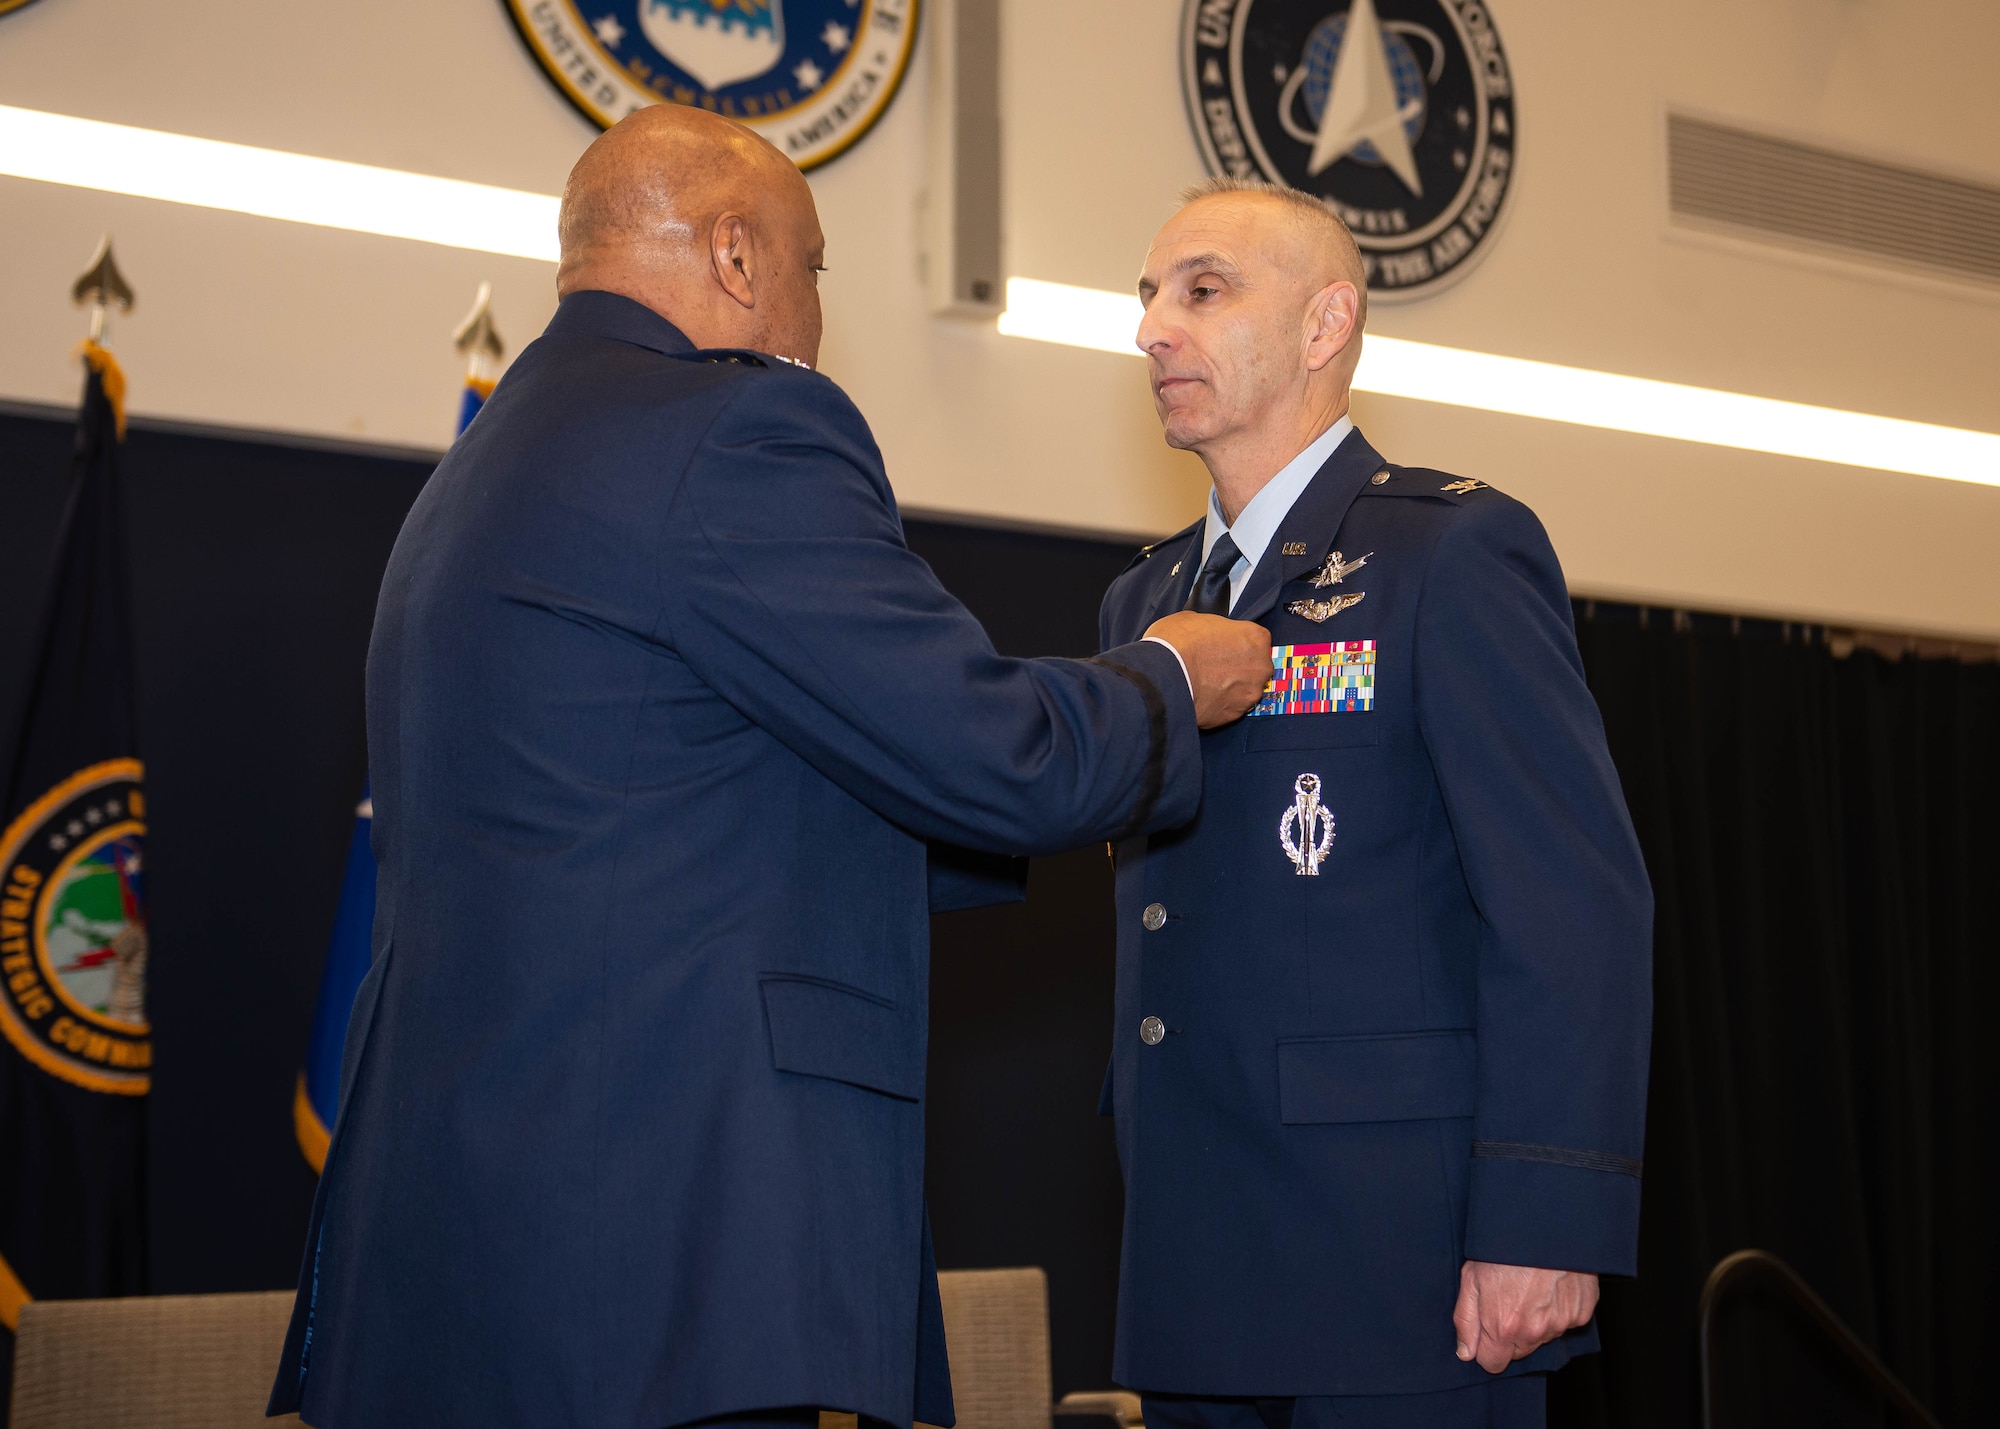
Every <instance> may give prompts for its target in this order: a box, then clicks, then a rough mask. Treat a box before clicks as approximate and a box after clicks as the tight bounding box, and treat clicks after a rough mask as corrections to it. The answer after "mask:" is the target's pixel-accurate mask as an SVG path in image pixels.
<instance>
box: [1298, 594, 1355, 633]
mask: <svg viewBox="0 0 2000 1429" xmlns="http://www.w3.org/2000/svg"><path fill="white" fill-rule="evenodd" d="M1367 598H1368V592H1367V591H1365V590H1357V591H1355V592H1353V593H1352V594H1350V595H1337V596H1335V597H1334V598H1333V599H1332V600H1295V601H1293V602H1292V603H1291V604H1290V605H1288V606H1286V607H1285V609H1287V610H1289V611H1290V612H1291V613H1292V614H1294V615H1302V616H1304V617H1305V618H1306V619H1307V620H1310V621H1311V622H1312V623H1313V624H1314V625H1318V624H1320V623H1321V622H1322V621H1325V620H1331V619H1332V618H1333V617H1334V616H1336V615H1338V614H1340V612H1341V611H1343V610H1346V609H1348V608H1350V607H1351V606H1356V605H1359V604H1361V602H1362V601H1364V600H1366V599H1367Z"/></svg>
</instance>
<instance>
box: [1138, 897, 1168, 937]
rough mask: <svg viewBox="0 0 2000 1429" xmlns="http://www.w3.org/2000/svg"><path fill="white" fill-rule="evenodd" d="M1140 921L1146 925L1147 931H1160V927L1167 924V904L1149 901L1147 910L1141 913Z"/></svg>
mask: <svg viewBox="0 0 2000 1429" xmlns="http://www.w3.org/2000/svg"><path fill="white" fill-rule="evenodd" d="M1139 921H1140V922H1141V923H1144V924H1145V925H1146V931H1147V932H1149V933H1157V932H1159V931H1160V929H1162V928H1164V927H1166V926H1167V905H1166V904H1164V903H1148V904H1147V905H1146V911H1145V912H1144V913H1141V914H1140V915H1139Z"/></svg>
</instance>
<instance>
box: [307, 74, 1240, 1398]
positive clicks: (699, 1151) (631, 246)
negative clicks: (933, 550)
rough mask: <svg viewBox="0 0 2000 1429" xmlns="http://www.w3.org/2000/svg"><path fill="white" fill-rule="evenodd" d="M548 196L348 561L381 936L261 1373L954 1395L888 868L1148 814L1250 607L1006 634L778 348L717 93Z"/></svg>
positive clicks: (618, 135)
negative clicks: (1064, 643) (552, 290)
mask: <svg viewBox="0 0 2000 1429" xmlns="http://www.w3.org/2000/svg"><path fill="white" fill-rule="evenodd" d="M561 234H562V247H563V258H562V266H561V268H560V270H559V273H558V280H557V281H558V288H559V291H560V292H561V293H562V295H563V296H562V302H561V305H560V307H559V308H558V310H557V312H556V316H555V318H554V320H553V321H552V322H551V323H550V324H549V328H548V331H547V332H546V333H545V334H544V335H543V336H542V337H541V338H540V339H539V340H538V341H537V342H535V343H534V344H533V345H532V346H531V347H530V348H529V349H528V350H527V351H526V352H524V353H522V355H521V357H520V359H519V361H517V362H516V363H515V365H514V367H513V370H512V371H510V372H509V373H508V374H507V376H506V377H505V378H504V379H503V380H502V381H501V383H500V385H499V388H498V390H497V391H495V392H494V394H493V397H492V399H491V401H490V402H489V403H488V404H487V406H486V408H485V410H484V411H482V412H481V414H480V416H479V418H478V420H477V421H475V422H474V423H473V424H472V426H471V427H470V428H469V429H468V431H467V433H466V435H465V436H464V437H462V438H461V439H460V441H459V442H458V444H457V445H456V446H455V447H454V448H453V449H452V451H451V453H450V455H448V456H447V457H446V458H445V460H444V461H443V463H442V464H440V466H439V467H438V469H437V472H436V474H435V475H434V476H432V478H431V480H430V482H429V484H428V485H427V486H426V487H425V489H424V492H423V494H422V495H421V496H420V497H419V498H418V500H417V503H416V505H415V507H414V508H413V509H412V511H411V513H410V517H409V520H408V522H407V523H406V524H405V526H404V528H403V531H402V534H401V536H400V537H399V538H398V540H397V542H396V548H395V552H394V554H393V555H392V556H391V558H390V561H389V567H388V571H387V573H386V575H385V576H384V578H383V582H382V593H381V599H380V603H379V605H378V607H377V611H376V623H375V631H374V637H373V640H372V642H371V645H370V648H369V657H368V745H369V755H370V760H371V765H372V771H373V775H374V800H375V823H374V848H375V854H376V860H377V863H378V866H379V885H378V887H379V903H378V913H377V916H376V923H375V955H374V962H373V965H372V967H371V969H370V971H369V973H368V977H367V979H366V981H365V982H364V983H363V985H362V988H361V992H360V994H359V996H358V998H357V1001H356V1004H355V1010H354V1015H353V1019H352V1022H351V1025H350V1027H349V1031H348V1036H347V1056H346V1064H345V1067H344V1071H343V1078H342V1098H341V1110H340V1116H339V1120H338V1122H337V1124H336V1127H335V1130H334V1134H333V1142H332V1147H331V1149H330V1150H329V1152H328V1155H327V1161H326V1170H325V1174H324V1176H323V1178H322V1180H321V1182H320V1188H319V1194H318V1196H317V1198H316V1200H315V1202H314V1206H313V1215H312V1222H311V1228H310V1231H309V1238H308V1241H307V1244H306V1248H305V1258H304V1264H303V1268H302V1272H301V1276H300V1284H299V1294H298V1302H297V1308H296V1310H295V1312H294V1316H293V1321H292V1326H291V1331H290V1334H289V1336H288V1338H287V1340H286V1344H285V1348H284V1352H283V1360H282V1362H281V1364H280V1366H279V1370H278V1376H277V1385H276V1388H275V1390H274V1392H273V1396H272V1411H273V1412H274V1413H278V1412H283V1411H285V1410H289V1409H298V1410H300V1412H301V1413H302V1415H303V1417H304V1419H305V1420H306V1422H307V1423H310V1424H315V1425H325V1426H338V1429H347V1426H354V1429H384V1426H398V1425H409V1426H425V1429H431V1426H440V1425H465V1426H497V1425H523V1426H534V1429H561V1426H578V1429H582V1426H588V1427H589V1429H660V1426H667V1425H679V1424H687V1423H692V1422H698V1421H705V1420H715V1419H721V1418H727V1419H728V1420H729V1421H730V1422H731V1424H732V1425H735V1426H737V1429H743V1426H746V1425H749V1426H754V1425H783V1426H789V1425H800V1426H809V1425H811V1424H812V1423H813V1422H814V1421H815V1420H816V1418H817V1416H818V1414H819V1412H820V1410H822V1409H829V1410H841V1411H849V1412H854V1413H859V1414H861V1415H863V1416H866V1417H867V1418H869V1419H872V1420H879V1421H884V1422H886V1423H889V1424H894V1425H901V1426H907V1425H908V1424H909V1423H910V1422H911V1420H912V1418H913V1417H922V1418H924V1419H926V1420H929V1421H931V1422H933V1423H937V1424H949V1423H951V1414H952V1410H951V1395H950V1385H949V1378H948V1374H947V1371H946V1366H945V1359H944V1350H943V1344H942V1322H941V1318H940V1315H939V1312H938V1301H937V1289H936V1278H935V1273H934V1271H933V1269H932V1265H931V1261H930V1255H929V1239H928V1233H927V1229H926V1226H925V1222H924V1213H923V1190H922V1188H923V1159H924V1106H923V1097H924V1051H925V1032H926V1018H927V1011H928V1009H927V1000H928V999H927V985H928V976H927V974H928V969H927V965H926V960H927V956H928V937H927V924H926V878H927V873H926V870H927V861H928V862H929V863H930V866H931V868H932V872H933V873H934V874H939V875H940V876H936V877H933V878H932V879H931V883H930V886H931V887H932V888H933V890H935V891H936V892H937V893H938V895H939V897H938V899H937V901H938V902H939V903H940V904H944V905H949V904H958V905H963V904H966V903H968V902H972V901H977V900H979V899H980V898H981V897H987V898H989V899H990V897H991V896H992V894H991V893H990V892H988V893H982V891H981V888H980V887H979V877H978V875H979V873H980V870H979V868H978V867H977V864H978V860H977V858H975V857H972V856H970V855H968V854H967V853H966V852H965V851H966V850H973V851H979V852H984V853H985V854H989V855H1018V854H1025V853H1030V852H1035V851H1039V850H1046V849H1059V848H1063V847H1068V846H1072V845H1074V844H1076V843H1078V842H1080V841H1084V840H1092V839H1099V838H1105V837H1108V836H1117V835H1121V834H1129V833H1136V832H1139V831H1143V830H1148V829H1158V828H1163V827H1168V826H1171V825H1174V824H1179V823H1185V822H1186V821H1187V820H1188V819H1189V818H1190V817H1192V816H1193V814H1194V811H1195V809H1196V807H1197V805H1198V803H1199V801H1200V796H1201V782H1200V750H1199V745H1198V731H1197V726H1198V725H1207V724H1214V723H1218V722H1220V721H1224V720H1228V719H1233V718H1235V717H1236V716H1237V715H1238V714H1240V713H1241V711H1242V710H1244V709H1247V708H1248V707H1249V706H1250V704H1251V703H1252V702H1253V701H1254V700H1255V699H1256V698H1257V690H1258V688H1259V687H1260V686H1261V684H1262V680H1263V676H1262V668H1263V664H1264V649H1265V646H1266V644H1267V642H1266V640H1265V638H1264V632H1263V631H1261V630H1259V629H1257V628H1256V627H1254V626H1248V625H1237V624H1234V623H1232V622H1229V621H1226V620H1222V619H1219V618H1215V617H1212V616H1196V615H1182V616H1176V617H1173V618H1172V619H1170V620H1169V621H1165V622H1162V623H1161V624H1159V625H1158V626H1156V627H1154V629H1153V630H1152V632H1151V637H1152V638H1149V639H1136V640H1133V641H1130V642H1127V643H1126V644H1124V645H1122V646H1121V647H1120V648H1118V649H1116V650H1114V651H1111V652H1109V653H1107V654H1106V655H1104V656H1103V657H1101V658H1100V659H1098V660H1096V661H1092V662H1083V661H1068V660H1044V661H1034V660H1011V659H1002V658H1001V657H1000V656H998V655H996V654H995V653H994V651H993V647H992V645H991V644H990V643H989V642H988V641H987V639H986V637H985V635H984V633H983V632H982V631H981V630H980V628H979V626H978V625H977V623H976V622H975V621H974V620H973V619H972V617H971V616H970V615H969V614H968V613H967V612H966V611H965V609H964V608H963V607H962V606H960V605H959V604H958V603H957V602H956V601H954V600H953V599H951V597H950V596H948V595H947V594H946V593H945V592H944V591H943V590H942V589H941V588H940V587H939V585H938V583H937V581H936V579H935V578H934V577H933V576H932V575H931V572H930V570H929V568H928V567H926V566H925V565H924V563H923V562H922V561H920V560H919V559H917V558H916V557H915V556H914V555H912V554H911V553H910V552H909V550H908V549H907V548H906V547H905V545H904V544H903V536H902V529H901V526H900V524H899V522H898V520H897V515H896V507H895V501H894V498H893V496H892V495H891V492H890V489H889V485H888V481H887V479H886V477H885V476H884V474H883V469H882V459H881V455H880V453H879V452H877V450H876V448H875V444H874V442H873V440H872V439H871V438H870V436H869V433H868V428H867V425H866V424H865V423H864V422H863V421H862V419H861V416H860V414H859V413H858V412H856V411H855V409H854V406H853V404H852V403H850V402H849V401H848V400H847V398H846V397H845V396H844V395H843V394H842V392H841V390H840V389H839V388H838V387H836V386H835V385H834V384H833V383H831V382H829V381H828V380H827V379H826V378H824V377H821V376H819V375H818V374H816V373H814V372H812V371H810V370H808V368H807V366H805V365H803V364H808V363H810V362H812V361H813V360H814V359H815V358H816V356H817V352H818V347H819V337H820V313H819V302H818V297H817V295H816V292H815V274H816V271H817V269H818V267H819V265H820V255H821V253H822V251H823V248H824V240H823V239H822V238H821V236H820V233H819V224H818V221H817V219H816V218H815V217H814V214H813V204H812V196H811V192H810V190H808V189H807V187H806V184H805V181H804V179H803V178H802V177H801V176H800V174H799V172H798V171H797V170H796V169H795V168H793V167H792V166H791V164H790V163H789V162H787V161H786V160H785V159H784V158H783V156H781V155H780V154H779V153H778V152H777V151H776V150H775V149H773V148H771V146H770V145H768V144H766V143H765V142H764V141H763V140H762V139H760V138H758V137H756V136H755V135H754V134H752V133H751V132H750V131H748V130H747V129H744V128H742V127H740V126H738V125H735V124H731V123H729V122H728V121H726V120H723V119H720V118H717V117H715V116H712V115H706V114H703V113H701V112H700V111H697V110H689V109H684V108H680V107H678V106H661V107H659V108H656V109H650V110H646V111H644V112H642V113H641V114H639V115H636V116H634V117H633V118H630V119H627V120H626V121H624V122H623V123H621V124H619V125H618V126H617V127H616V128H614V129H612V130H611V131H610V132H609V133H607V134H606V135H605V136H603V137H602V138H600V139H599V140H598V141H597V142H596V143H595V144H594V145H593V146H592V147H591V149H590V151H589V152H588V153H586V154H585V156H584V157H583V159H582V160H581V161H580V162H579V163H578V165H577V167H576V170H575V171H574V173H572V175H571V177H570V183H569V187H568V188H567V190H566V191H565V193H564V198H563V209H562V220H561ZM1162 641H1167V642H1171V644H1163V643H1161V642H1162ZM1183 666H1185V674H1186V678H1184V677H1183ZM940 846H950V847H951V848H952V849H953V850H954V851H953V852H952V853H951V854H950V856H949V858H948V860H943V862H948V864H949V869H948V870H943V869H941V867H940V860H938V859H929V860H927V853H928V852H933V851H935V850H937V849H938V848H939V847H940ZM946 872H948V874H949V876H942V875H943V874H944V873H946Z"/></svg>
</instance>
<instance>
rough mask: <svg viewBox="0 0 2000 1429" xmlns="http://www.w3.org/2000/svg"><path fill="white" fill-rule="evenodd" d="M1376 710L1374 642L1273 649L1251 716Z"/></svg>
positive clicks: (1285, 646) (1349, 641) (1276, 646)
mask: <svg viewBox="0 0 2000 1429" xmlns="http://www.w3.org/2000/svg"><path fill="white" fill-rule="evenodd" d="M1374 708H1375V642H1374V641H1373V640H1335V641H1332V642H1331V643H1329V644H1325V645H1273V646H1272V647H1271V683H1270V684H1268V685H1266V686H1265V687H1264V698H1263V699H1262V700H1260V701H1258V704H1257V708H1255V709H1253V710H1252V711H1250V713H1251V714H1252V715H1290V714H1345V713H1347V712H1350V711H1361V710H1372V709H1374Z"/></svg>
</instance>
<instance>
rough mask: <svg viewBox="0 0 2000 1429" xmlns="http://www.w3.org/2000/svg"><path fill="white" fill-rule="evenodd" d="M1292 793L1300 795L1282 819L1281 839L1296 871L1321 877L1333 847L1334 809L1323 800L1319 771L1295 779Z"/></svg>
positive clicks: (1279, 829) (1279, 823) (1279, 822)
mask: <svg viewBox="0 0 2000 1429" xmlns="http://www.w3.org/2000/svg"><path fill="white" fill-rule="evenodd" d="M1292 792H1293V793H1294V794H1295V795H1297V797H1296V798H1294V799H1293V800H1292V806H1291V808H1289V809H1287V810H1285V812H1284V813H1283V814H1282V815H1281V816H1279V819H1278V842H1279V843H1280V844H1282V845H1283V846H1284V850H1285V857H1287V858H1289V859H1290V860H1291V861H1292V864H1293V868H1292V871H1293V872H1294V873H1299V874H1303V875H1305V876H1306V877H1308V878H1317V877H1319V865H1320V861H1321V860H1322V859H1324V858H1325V857H1326V855H1327V850H1328V849H1330V848H1332V847H1333V811H1332V810H1331V809H1328V808H1326V807H1325V806H1324V805H1322V804H1321V803H1320V801H1319V775H1317V774H1301V775H1300V776H1299V777H1298V778H1297V779H1295V780H1294V781H1292ZM1294 826H1296V827H1297V829H1298V833H1297V834H1296V836H1295V835H1294V834H1293V832H1292V830H1293V828H1294Z"/></svg>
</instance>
